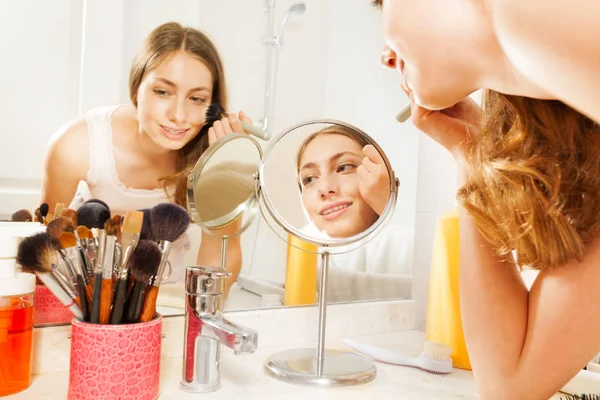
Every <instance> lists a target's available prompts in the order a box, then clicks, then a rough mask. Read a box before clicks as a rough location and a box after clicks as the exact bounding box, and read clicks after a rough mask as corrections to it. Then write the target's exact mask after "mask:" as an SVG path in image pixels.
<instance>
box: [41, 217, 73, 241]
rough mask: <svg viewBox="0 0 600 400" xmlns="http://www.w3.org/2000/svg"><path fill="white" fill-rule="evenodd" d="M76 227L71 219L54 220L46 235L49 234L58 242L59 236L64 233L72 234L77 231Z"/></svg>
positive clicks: (47, 228)
mask: <svg viewBox="0 0 600 400" xmlns="http://www.w3.org/2000/svg"><path fill="white" fill-rule="evenodd" d="M75 228H76V226H75V225H73V222H71V220H70V219H68V218H64V217H59V218H56V219H53V220H52V221H50V223H48V227H46V233H48V234H49V235H50V236H51V237H52V238H53V239H56V240H58V236H59V235H60V234H61V233H62V232H71V233H73V231H74V230H75Z"/></svg>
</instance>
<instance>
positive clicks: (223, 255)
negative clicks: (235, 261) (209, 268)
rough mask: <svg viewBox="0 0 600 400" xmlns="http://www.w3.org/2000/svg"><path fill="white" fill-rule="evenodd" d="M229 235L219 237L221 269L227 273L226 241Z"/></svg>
mask: <svg viewBox="0 0 600 400" xmlns="http://www.w3.org/2000/svg"><path fill="white" fill-rule="evenodd" d="M228 240H229V235H223V236H221V268H222V269H224V270H226V271H227V241H228Z"/></svg>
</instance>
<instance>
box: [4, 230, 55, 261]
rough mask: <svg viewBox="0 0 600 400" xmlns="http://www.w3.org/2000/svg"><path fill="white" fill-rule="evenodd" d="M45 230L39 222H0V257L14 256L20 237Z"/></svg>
mask: <svg viewBox="0 0 600 400" xmlns="http://www.w3.org/2000/svg"><path fill="white" fill-rule="evenodd" d="M45 231H46V226H45V225H44V224H41V223H39V222H0V258H9V257H16V256H17V250H18V248H19V243H20V241H21V238H25V237H28V236H33V235H35V234H36V233H40V232H45Z"/></svg>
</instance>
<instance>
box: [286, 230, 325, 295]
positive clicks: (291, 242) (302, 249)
mask: <svg viewBox="0 0 600 400" xmlns="http://www.w3.org/2000/svg"><path fill="white" fill-rule="evenodd" d="M316 251H317V246H316V245H314V244H310V243H306V242H305V241H303V240H300V239H298V238H297V237H295V236H293V235H288V247H287V259H286V267H285V291H284V294H283V305H285V306H298V305H306V304H315V303H316V302H317V260H318V254H317V253H316Z"/></svg>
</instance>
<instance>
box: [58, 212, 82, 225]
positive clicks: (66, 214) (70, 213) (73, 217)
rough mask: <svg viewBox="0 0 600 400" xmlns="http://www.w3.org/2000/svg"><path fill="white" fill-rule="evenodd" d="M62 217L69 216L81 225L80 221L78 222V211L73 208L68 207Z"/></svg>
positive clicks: (73, 221)
mask: <svg viewBox="0 0 600 400" xmlns="http://www.w3.org/2000/svg"><path fill="white" fill-rule="evenodd" d="M61 217H62V218H67V219H68V220H70V221H71V223H73V225H75V226H77V225H79V223H78V222H79V221H78V217H77V211H76V210H73V209H72V208H67V209H66V210H65V211H63V213H62V215H61Z"/></svg>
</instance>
